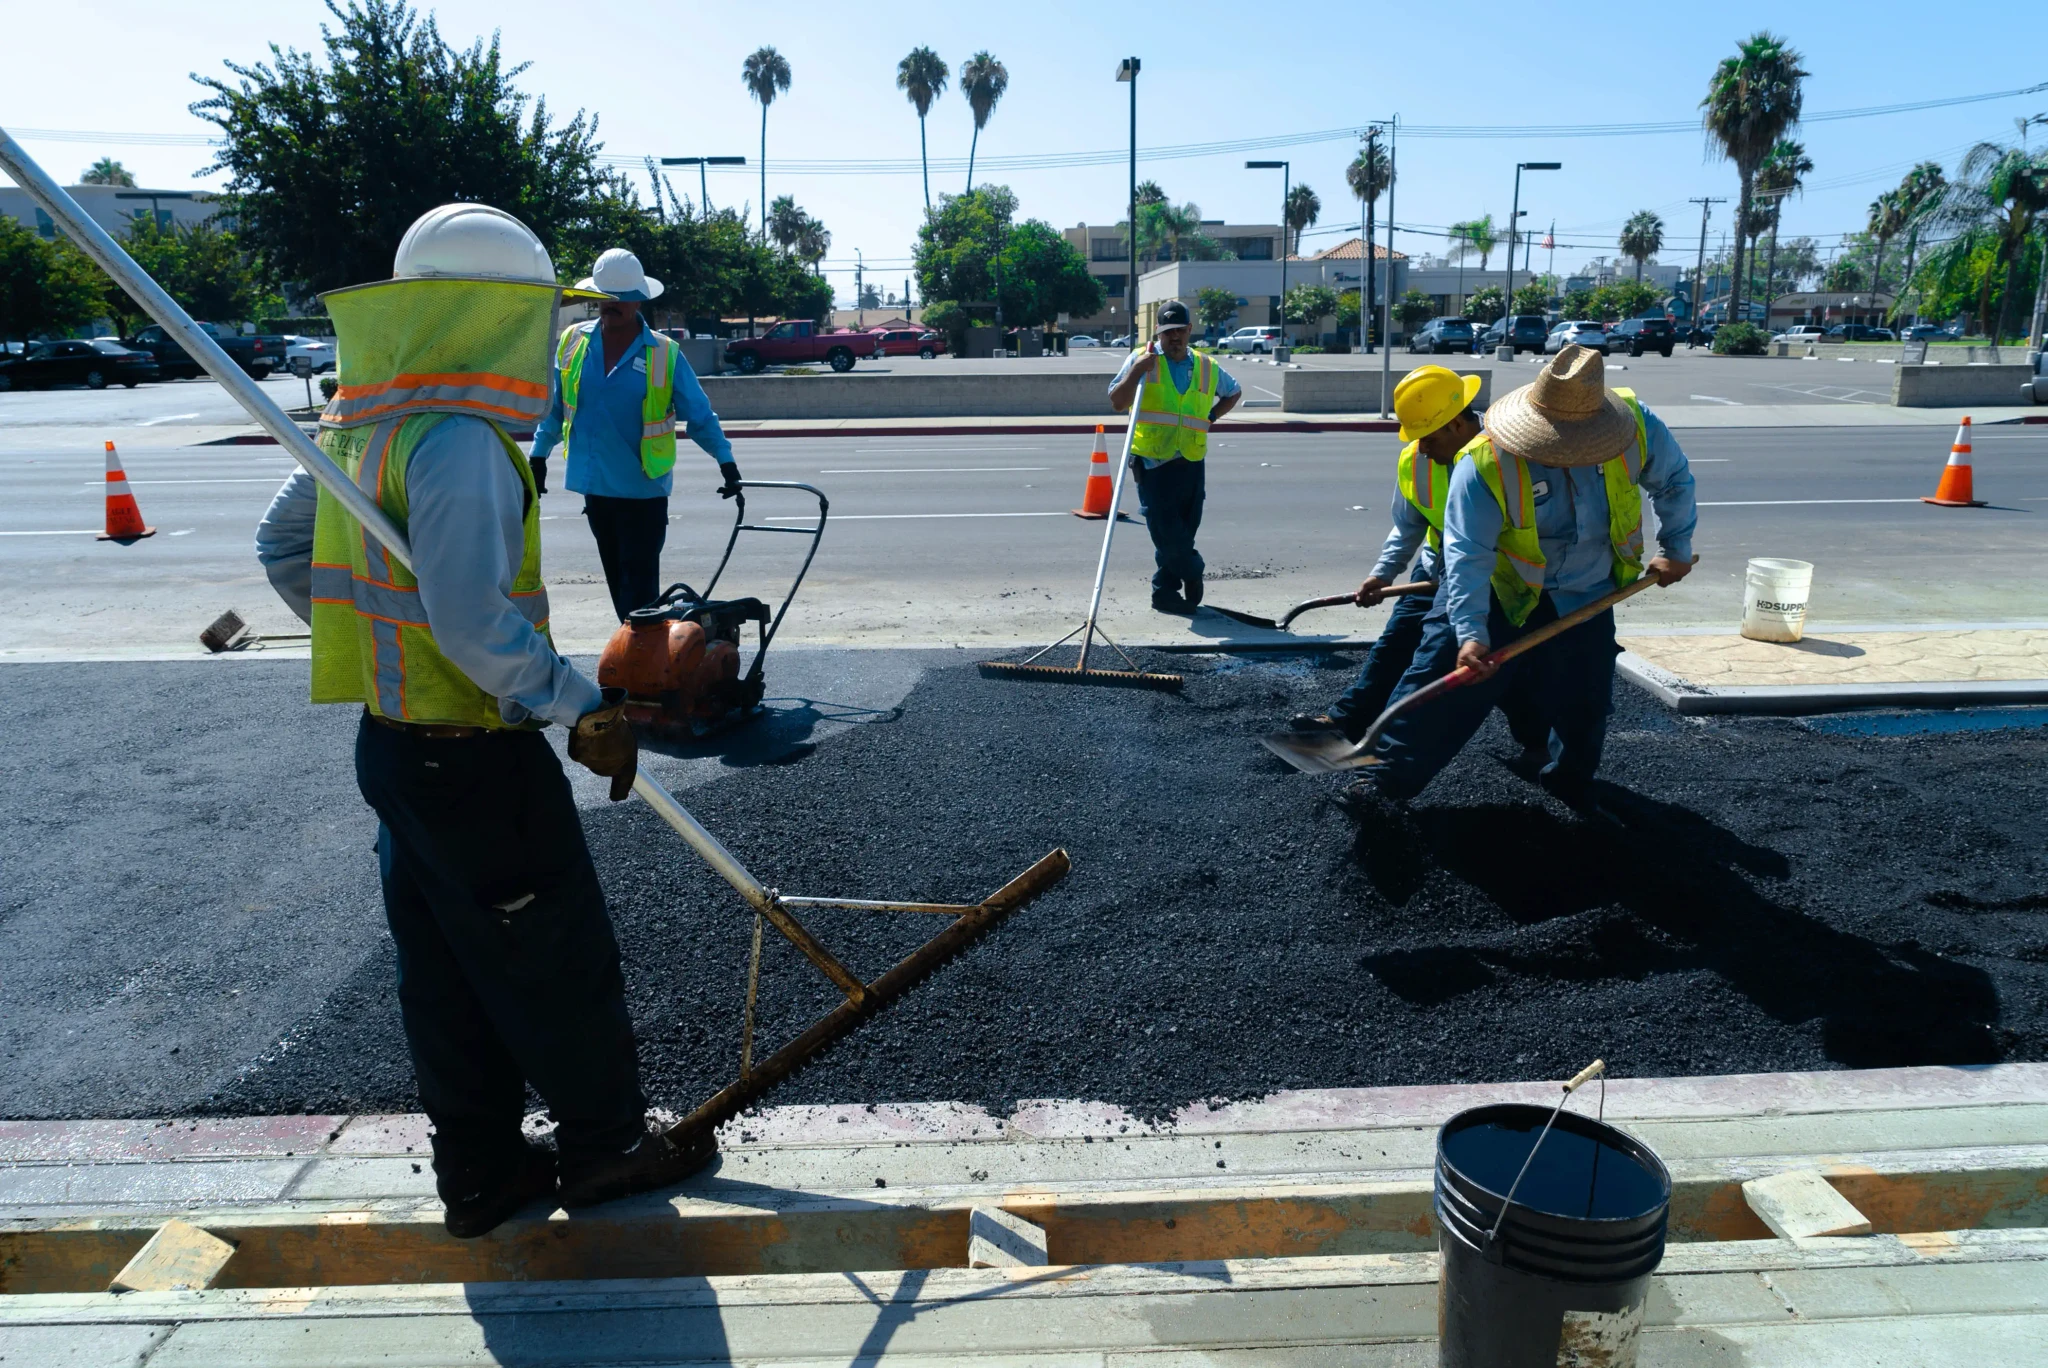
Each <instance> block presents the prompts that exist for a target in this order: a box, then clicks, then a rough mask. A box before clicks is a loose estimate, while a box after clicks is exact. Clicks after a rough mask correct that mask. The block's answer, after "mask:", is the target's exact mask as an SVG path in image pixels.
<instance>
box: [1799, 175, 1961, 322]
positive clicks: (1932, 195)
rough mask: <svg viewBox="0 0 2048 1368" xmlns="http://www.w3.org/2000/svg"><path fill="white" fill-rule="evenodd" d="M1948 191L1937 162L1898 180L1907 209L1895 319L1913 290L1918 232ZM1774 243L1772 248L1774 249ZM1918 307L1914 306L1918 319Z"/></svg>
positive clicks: (1946, 180) (1902, 202) (1894, 306)
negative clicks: (1903, 271)
mask: <svg viewBox="0 0 2048 1368" xmlns="http://www.w3.org/2000/svg"><path fill="white" fill-rule="evenodd" d="M1947 191H1948V177H1946V176H1944V175H1942V173H1941V164H1940V163H1939V162H1931V161H1925V162H1921V163H1920V164H1919V165H1918V166H1916V167H1914V168H1913V169H1912V170H1911V171H1908V172H1907V173H1906V174H1905V177H1904V178H1903V179H1902V180H1900V182H1899V188H1898V189H1897V190H1895V191H1893V192H1892V193H1893V194H1895V195H1897V196H1898V197H1899V202H1900V203H1901V204H1903V205H1904V206H1905V209H1906V278H1905V279H1904V280H1903V281H1901V282H1900V283H1899V300H1898V303H1897V304H1894V305H1893V306H1892V311H1893V314H1894V316H1896V315H1897V312H1898V307H1899V305H1900V304H1904V303H1905V296H1906V291H1907V290H1909V289H1911V288H1912V287H1913V267H1914V262H1915V260H1916V258H1917V257H1918V256H1919V253H1920V229H1921V227H1922V226H1923V225H1924V224H1925V223H1926V220H1927V217H1928V214H1929V213H1930V212H1931V211H1932V210H1933V209H1934V208H1935V207H1936V206H1937V205H1939V204H1940V203H1941V198H1942V196H1943V195H1944V194H1946V193H1947ZM1776 245H1777V244H1776V243H1775V242H1773V243H1772V246H1774V247H1775V246H1776ZM1918 312H1919V306H1918V305H1917V304H1916V305H1915V306H1914V313H1915V316H1916V317H1917V316H1918Z"/></svg>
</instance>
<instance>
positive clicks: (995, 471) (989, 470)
mask: <svg viewBox="0 0 2048 1368" xmlns="http://www.w3.org/2000/svg"><path fill="white" fill-rule="evenodd" d="M1051 469H1052V467H1051V466H869V467H866V468H864V469H860V470H821V471H819V472H818V473H819V474H820V475H982V474H987V475H999V474H1003V473H1005V472H1012V471H1025V470H1051Z"/></svg>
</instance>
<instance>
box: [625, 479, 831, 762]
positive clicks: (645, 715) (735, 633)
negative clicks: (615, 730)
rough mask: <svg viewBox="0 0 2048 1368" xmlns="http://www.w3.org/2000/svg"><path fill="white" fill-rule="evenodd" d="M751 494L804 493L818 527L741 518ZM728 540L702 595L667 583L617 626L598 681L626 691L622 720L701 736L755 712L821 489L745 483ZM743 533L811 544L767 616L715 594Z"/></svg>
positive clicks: (815, 534)
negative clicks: (743, 667) (750, 638)
mask: <svg viewBox="0 0 2048 1368" xmlns="http://www.w3.org/2000/svg"><path fill="white" fill-rule="evenodd" d="M750 489H800V490H803V491H804V492H805V493H807V494H810V495H811V496H813V497H814V498H816V499H817V501H818V520H817V522H816V523H814V524H811V525H810V526H807V527H779V526H775V525H773V524H770V523H749V522H748V521H747V493H746V492H747V491H748V490H750ZM733 505H734V513H733V527H732V535H731V536H730V537H728V538H726V542H725V554H724V555H723V556H722V557H720V558H719V561H718V568H717V569H716V570H714V571H712V572H711V580H710V582H709V583H707V584H706V585H705V586H704V591H703V592H702V593H699V592H698V591H697V590H695V589H692V588H691V587H690V586H689V585H687V584H673V585H670V586H669V587H668V589H667V590H666V591H665V592H664V593H663V594H662V595H661V597H660V598H658V599H656V600H655V601H654V602H652V603H650V604H648V605H647V606H646V607H644V608H636V609H634V610H633V613H632V616H630V617H629V618H627V620H626V621H625V622H622V623H620V624H619V630H618V631H616V632H614V633H612V639H611V640H610V641H609V642H607V643H606V644H605V648H604V654H603V655H602V656H600V657H599V658H598V662H597V682H598V683H599V684H601V685H604V686H606V687H616V688H621V689H624V690H625V691H626V715H627V716H628V717H629V718H631V719H632V721H633V723H634V724H635V725H636V726H637V727H639V728H640V729H641V730H642V731H645V732H648V733H650V734H652V735H654V736H658V737H662V738H665V739H669V740H686V739H688V738H690V737H694V736H703V735H705V734H706V733H708V732H711V731H714V730H716V729H717V728H718V727H720V726H721V725H724V724H726V723H729V722H739V721H745V720H746V719H748V718H750V717H752V716H753V715H754V714H755V713H756V712H757V711H758V710H759V708H760V706H761V697H762V694H763V693H764V692H765V691H766V687H767V686H766V684H765V683H764V682H763V680H762V667H763V662H764V661H765V660H766V658H767V655H768V645H769V643H770V642H772V641H773V640H774V639H775V633H776V631H777V629H778V628H780V627H781V626H782V618H783V615H784V614H786V613H787V612H788V611H789V605H790V601H791V600H792V599H794V598H795V597H796V591H797V586H799V585H801V584H802V583H803V582H804V576H805V575H806V574H808V573H809V571H810V568H811V561H812V559H813V558H814V557H816V556H817V554H818V542H819V541H820V540H821V539H822V538H823V537H824V535H825V516H826V513H827V512H828V511H829V509H830V507H831V505H830V503H829V501H828V500H827V499H826V498H825V494H824V491H823V490H820V489H818V488H817V487H815V486H813V485H807V484H798V483H796V482H794V481H785V480H743V481H741V482H740V487H739V492H738V493H737V494H735V495H734V496H733ZM742 532H783V533H794V534H795V535H797V536H803V537H809V538H810V539H811V544H810V547H809V549H808V550H807V551H806V552H805V553H804V560H803V564H802V565H801V566H799V567H798V568H797V572H796V578H795V579H794V580H792V581H791V582H790V586H789V592H788V593H787V594H784V595H783V597H782V604H781V606H780V607H778V608H776V609H775V610H774V611H773V613H772V614H771V613H770V611H769V608H768V605H767V604H766V603H765V602H763V601H762V600H760V599H757V598H736V599H717V598H713V597H712V595H713V593H714V592H716V590H717V588H718V581H719V580H720V579H721V578H722V577H723V576H724V574H725V567H726V565H727V563H729V562H730V561H731V560H732V552H733V547H734V546H736V545H737V544H738V543H739V538H740V533H742ZM750 622H751V623H753V624H754V625H755V627H756V629H757V633H758V641H759V644H758V645H757V646H756V647H755V650H754V659H753V662H752V663H751V664H750V665H749V666H748V667H747V671H746V673H745V674H744V675H742V674H741V673H740V645H741V640H740V638H741V634H742V633H743V632H744V631H745V630H746V625H747V624H748V623H750Z"/></svg>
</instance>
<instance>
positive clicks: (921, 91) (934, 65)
mask: <svg viewBox="0 0 2048 1368" xmlns="http://www.w3.org/2000/svg"><path fill="white" fill-rule="evenodd" d="M950 77H951V73H950V72H949V71H948V70H947V68H946V59H945V58H943V57H941V56H939V54H938V53H936V52H933V51H932V50H931V49H930V48H928V47H914V48H912V49H911V50H910V55H909V56H908V57H905V58H904V59H903V60H902V61H900V62H898V63H897V64H896V88H897V89H898V90H900V91H902V92H903V93H904V95H905V96H907V97H908V98H909V100H910V103H911V105H912V107H914V108H915V109H916V110H917V159H918V160H919V161H920V162H922V163H924V211H925V212H926V213H927V214H929V213H930V212H931V211H932V164H931V159H930V158H929V157H928V156H926V155H925V150H924V116H925V115H927V114H929V113H931V112H932V103H933V101H935V100H937V99H938V98H939V96H941V95H943V94H945V93H946V82H947V80H948V79H950Z"/></svg>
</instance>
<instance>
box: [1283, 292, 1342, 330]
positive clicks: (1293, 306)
mask: <svg viewBox="0 0 2048 1368" xmlns="http://www.w3.org/2000/svg"><path fill="white" fill-rule="evenodd" d="M1335 312H1337V292H1336V291H1335V290H1333V289H1331V288H1330V287H1329V286H1327V285H1295V286H1292V287H1290V288H1289V289H1288V291H1287V297H1286V298H1285V299H1283V300H1281V301H1280V316H1281V317H1282V318H1285V319H1286V320H1287V321H1288V322H1289V323H1315V322H1318V321H1319V320H1321V319H1324V318H1327V317H1329V316H1330V315H1331V314H1333V313H1335Z"/></svg>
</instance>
